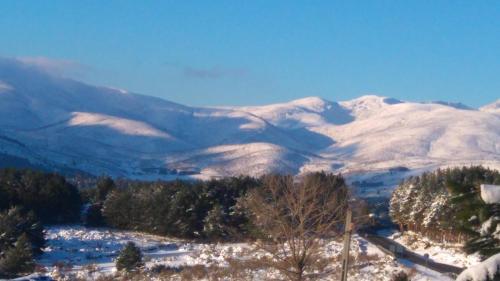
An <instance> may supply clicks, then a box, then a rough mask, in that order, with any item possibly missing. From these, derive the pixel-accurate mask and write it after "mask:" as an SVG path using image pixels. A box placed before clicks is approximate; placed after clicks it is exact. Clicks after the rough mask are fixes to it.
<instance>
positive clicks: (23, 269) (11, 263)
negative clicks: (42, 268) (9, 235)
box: [0, 234, 35, 277]
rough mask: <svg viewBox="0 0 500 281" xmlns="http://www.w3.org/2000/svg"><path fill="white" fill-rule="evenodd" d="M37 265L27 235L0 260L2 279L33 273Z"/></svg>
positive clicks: (22, 236)
mask: <svg viewBox="0 0 500 281" xmlns="http://www.w3.org/2000/svg"><path fill="white" fill-rule="evenodd" d="M34 269H35V263H34V261H33V253H32V251H31V244H30V242H29V240H28V238H27V236H26V235H24V234H23V235H21V236H20V237H19V239H18V240H17V241H16V243H15V246H14V247H11V248H9V249H7V250H6V251H5V254H3V256H2V258H0V277H1V275H4V277H14V276H16V275H20V274H27V273H31V272H33V270H34Z"/></svg>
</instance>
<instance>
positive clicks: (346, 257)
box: [340, 209, 353, 281]
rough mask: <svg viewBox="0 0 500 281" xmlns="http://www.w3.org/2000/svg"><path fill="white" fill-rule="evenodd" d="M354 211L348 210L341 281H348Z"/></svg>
mask: <svg viewBox="0 0 500 281" xmlns="http://www.w3.org/2000/svg"><path fill="white" fill-rule="evenodd" d="M351 220H352V211H351V209H347V214H346V218H345V230H344V250H343V253H342V278H341V279H340V280H341V281H347V272H348V271H349V248H350V247H351V234H352V229H353V225H352V222H351Z"/></svg>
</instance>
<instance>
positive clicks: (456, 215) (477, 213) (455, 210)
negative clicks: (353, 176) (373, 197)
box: [390, 166, 500, 256]
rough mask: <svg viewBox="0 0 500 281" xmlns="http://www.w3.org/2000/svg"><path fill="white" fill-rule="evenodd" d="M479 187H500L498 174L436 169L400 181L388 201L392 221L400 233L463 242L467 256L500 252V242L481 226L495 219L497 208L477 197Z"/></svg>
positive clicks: (473, 169)
mask: <svg viewBox="0 0 500 281" xmlns="http://www.w3.org/2000/svg"><path fill="white" fill-rule="evenodd" d="M481 184H497V185H500V173H499V172H498V171H496V170H491V169H488V168H485V167H482V166H471V167H462V168H448V169H438V170H436V171H434V172H426V173H424V174H422V175H420V176H415V177H410V178H408V179H407V180H405V181H403V182H402V183H401V184H400V185H399V186H398V187H397V188H396V190H395V191H394V192H393V194H392V197H391V200H390V215H391V217H392V220H393V221H394V222H395V223H396V224H398V225H399V226H400V228H401V229H402V230H412V231H415V232H418V233H421V234H423V235H425V236H427V237H429V238H431V239H434V240H440V241H448V242H460V243H465V250H466V251H467V252H469V253H472V252H480V253H481V254H483V255H485V256H489V255H492V254H494V253H497V252H500V240H499V239H497V238H496V237H495V236H494V231H495V229H496V222H493V223H495V225H493V226H491V227H490V231H489V232H485V231H481V226H482V225H483V224H484V223H485V222H487V221H488V220H490V218H492V217H496V216H497V215H500V214H496V212H497V210H498V209H499V208H497V207H495V206H492V205H487V204H486V203H485V202H483V201H482V199H481V196H480V185H481Z"/></svg>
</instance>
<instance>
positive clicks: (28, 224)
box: [0, 207, 45, 254]
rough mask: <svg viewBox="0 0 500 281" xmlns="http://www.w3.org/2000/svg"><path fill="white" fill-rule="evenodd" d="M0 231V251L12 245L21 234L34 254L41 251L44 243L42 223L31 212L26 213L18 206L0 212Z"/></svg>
mask: <svg viewBox="0 0 500 281" xmlns="http://www.w3.org/2000/svg"><path fill="white" fill-rule="evenodd" d="M0 233H1V234H2V235H0V252H3V251H5V250H7V249H8V248H10V247H12V246H13V245H14V243H15V242H16V241H17V240H18V238H19V237H20V236H22V235H25V236H26V238H27V239H28V240H29V242H30V244H31V246H32V252H33V253H35V254H39V253H41V248H43V246H44V245H45V238H44V231H43V226H42V224H41V223H40V222H39V221H38V220H37V219H36V217H35V215H34V214H33V213H32V212H29V213H27V214H26V213H25V212H23V211H22V209H21V208H20V207H13V208H11V209H9V210H7V211H4V212H2V213H0Z"/></svg>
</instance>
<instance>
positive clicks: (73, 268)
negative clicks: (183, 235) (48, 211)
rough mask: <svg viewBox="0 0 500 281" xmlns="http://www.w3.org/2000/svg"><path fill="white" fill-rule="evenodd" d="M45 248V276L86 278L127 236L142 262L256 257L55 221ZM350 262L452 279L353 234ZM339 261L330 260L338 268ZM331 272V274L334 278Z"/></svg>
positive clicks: (378, 273) (367, 272)
mask: <svg viewBox="0 0 500 281" xmlns="http://www.w3.org/2000/svg"><path fill="white" fill-rule="evenodd" d="M47 240H48V243H47V248H46V249H45V251H44V254H43V255H42V256H41V257H40V258H39V260H38V263H39V264H41V265H42V266H43V267H44V268H45V270H46V272H47V273H46V274H47V275H48V276H51V277H54V278H57V277H61V276H77V277H80V278H85V279H88V280H91V279H93V278H95V277H97V276H99V275H102V274H107V275H110V274H113V273H114V272H115V267H114V259H115V258H116V257H117V254H118V252H119V250H120V249H121V248H122V247H123V245H124V244H125V243H127V242H128V241H133V242H135V243H136V244H137V245H138V246H139V247H140V248H141V250H142V252H143V255H144V259H145V261H146V267H147V268H149V269H151V268H152V267H154V266H155V265H165V266H168V267H180V266H194V265H204V266H221V267H224V266H228V261H229V260H231V259H249V258H253V257H255V256H258V255H259V253H255V252H253V251H252V245H251V244H247V243H237V244H235V243H222V244H203V243H195V242H190V241H183V240H178V239H170V238H165V237H160V236H154V235H147V234H143V233H137V232H128V231H114V230H109V229H105V228H100V229H87V228H84V227H82V226H57V227H51V228H48V230H47ZM341 245H342V244H341V242H340V241H330V242H329V243H328V245H327V247H326V248H325V249H324V253H325V256H328V257H339V256H340V254H341V250H342V247H341ZM351 253H352V255H353V256H354V260H355V261H354V262H353V264H352V265H351V270H350V277H351V280H359V281H364V280H366V281H371V280H380V281H386V280H390V278H391V276H392V275H393V274H394V273H396V272H400V271H403V270H404V271H407V272H411V274H412V275H413V278H412V280H414V281H433V280H452V279H451V278H449V277H447V276H444V275H441V274H439V273H437V272H434V271H431V270H428V269H426V268H424V267H421V266H416V265H414V264H411V263H409V262H406V261H397V260H393V258H392V257H390V256H387V255H385V254H384V253H383V252H382V251H380V250H379V249H378V248H377V247H375V246H374V245H373V244H370V243H369V242H367V241H366V240H364V239H362V238H361V237H359V236H357V235H355V236H354V237H353V242H352V246H351ZM339 266H340V264H336V265H335V268H336V269H338V268H339ZM336 272H337V274H338V270H336ZM252 276H254V279H253V280H266V279H270V278H272V277H276V272H272V271H262V270H261V271H257V272H254V274H252ZM336 278H337V276H332V277H331V279H327V280H337V279H336Z"/></svg>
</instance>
